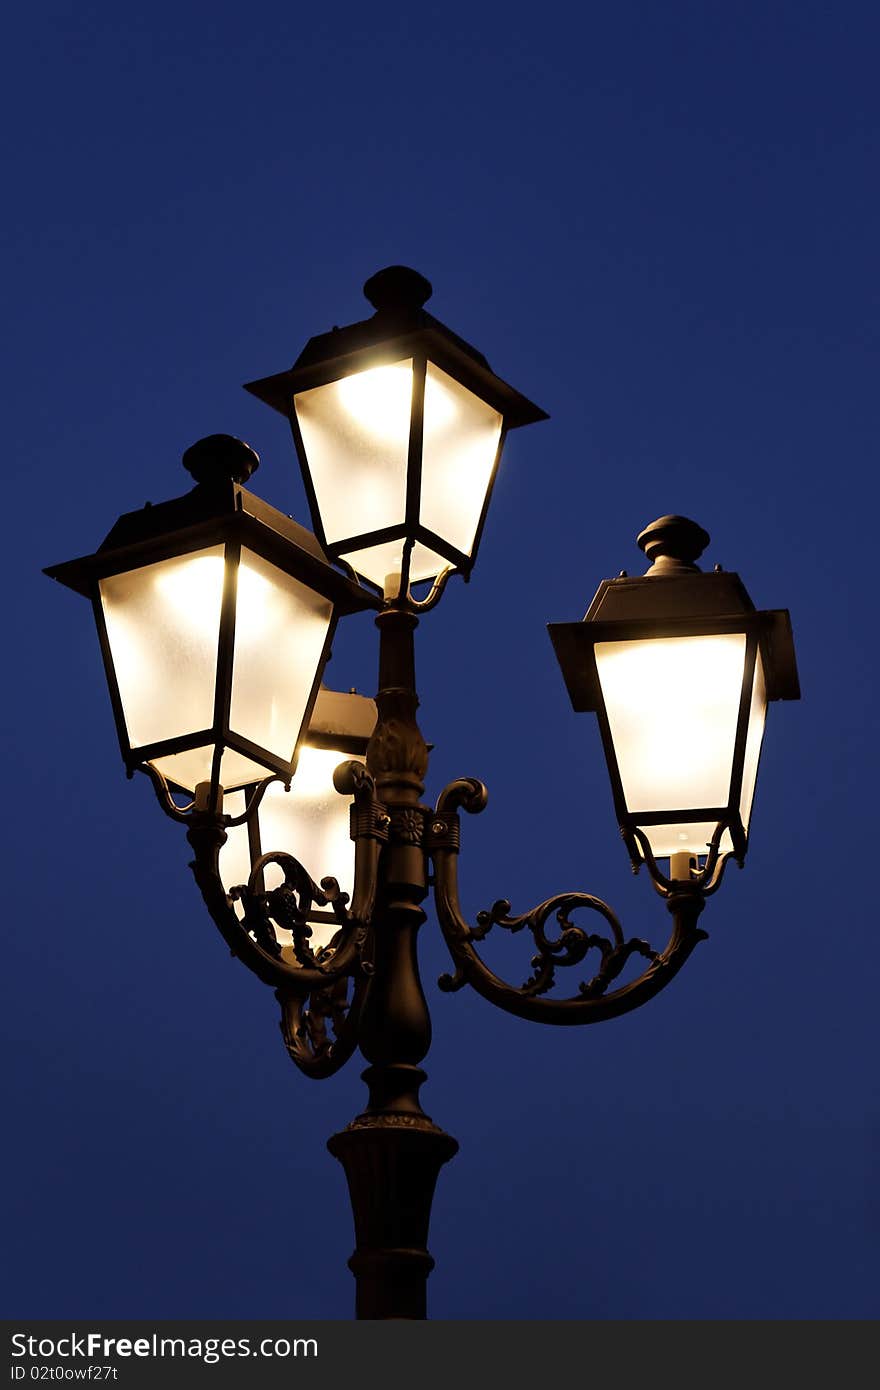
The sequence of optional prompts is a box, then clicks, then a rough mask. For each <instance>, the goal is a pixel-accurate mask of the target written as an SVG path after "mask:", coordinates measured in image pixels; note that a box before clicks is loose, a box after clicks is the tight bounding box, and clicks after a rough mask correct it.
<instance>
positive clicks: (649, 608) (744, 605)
mask: <svg viewBox="0 0 880 1390" xmlns="http://www.w3.org/2000/svg"><path fill="white" fill-rule="evenodd" d="M708 543H709V536H708V533H707V532H706V531H704V530H703V528H702V526H698V525H697V523H696V522H695V521H690V520H689V519H688V518H687V517H684V516H661V517H659V518H658V519H657V520H656V521H652V522H651V524H650V525H649V526H646V527H645V529H644V530H643V531H642V532H641V533H640V535H639V537H638V544H639V545H640V547H641V548H642V550H643V551H644V552H645V554H646V555H647V556H648V559H649V560H651V561H653V563H652V565H651V568H650V569H649V570H648V572H647V573H646V574H644V575H638V576H634V577H630V576H628V575H627V574H626V573H621V574H620V575H619V576H618V577H617V578H616V579H603V580H602V582H601V584H600V585H599V588H598V590H597V591H596V596H595V598H594V599H593V601H592V603H591V604H590V606H589V608H588V609H587V612H586V614H585V615H584V618H583V620H582V621H581V622H579V623H550V624H549V631H550V638H551V641H552V642H553V645H554V647H555V649H556V656H557V658H558V660H559V664H560V666H561V667H562V673H563V676H564V677H565V682H566V685H567V686H568V693H569V695H570V696H571V701H572V704H573V706H574V708H575V709H576V710H595V709H598V708H600V705H601V692H600V690H599V684H598V677H597V672H596V662H595V654H594V647H595V644H596V643H597V642H626V641H649V640H651V639H654V638H664V637H687V636H696V635H699V636H705V635H709V634H712V633H725V632H751V631H756V632H757V633H758V637H759V640H760V643H761V650H762V654H763V659H764V673H765V678H766V681H767V698H768V699H769V700H797V699H799V698H800V686H799V683H798V675H797V665H796V662H795V655H794V641H793V638H792V631H791V620H790V618H789V615H788V611H787V610H785V609H772V610H769V611H767V612H756V611H755V605H754V604H753V602H752V600H751V598H750V597H749V594H748V592H747V590H746V587H745V585H744V584H743V582H742V580H741V579H740V577H739V575H738V574H733V573H731V572H730V571H729V570H722V569H721V568H720V567H718V568H716V569H715V570H714V571H713V572H708V573H706V572H704V571H702V570H700V569H699V568H698V566H697V565H696V564H695V563H694V561H695V560H696V559H697V558H698V557H699V556H700V555H701V554H702V552H703V550H704V548H705V546H706V545H708ZM658 578H659V579H662V581H663V582H662V583H658V582H657V581H658Z"/></svg>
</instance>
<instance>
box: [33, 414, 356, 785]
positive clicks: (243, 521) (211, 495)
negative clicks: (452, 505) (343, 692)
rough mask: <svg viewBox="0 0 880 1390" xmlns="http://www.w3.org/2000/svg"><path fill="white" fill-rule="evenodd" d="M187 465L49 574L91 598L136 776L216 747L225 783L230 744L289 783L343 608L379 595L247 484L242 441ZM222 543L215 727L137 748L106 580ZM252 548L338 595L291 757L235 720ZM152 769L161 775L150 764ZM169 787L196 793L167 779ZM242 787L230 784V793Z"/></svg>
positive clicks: (199, 452)
mask: <svg viewBox="0 0 880 1390" xmlns="http://www.w3.org/2000/svg"><path fill="white" fill-rule="evenodd" d="M184 464H185V465H186V467H187V469H188V470H189V472H190V473H191V474H192V476H193V477H194V478H195V481H196V486H195V487H194V488H193V489H192V490H191V491H190V492H188V493H185V494H184V495H183V496H182V497H177V498H174V499H173V500H172V501H169V502H163V503H159V504H157V505H156V506H153V505H151V504H149V503H148V504H147V505H146V506H145V507H143V508H142V510H140V511H138V512H129V513H127V514H126V515H124V516H122V517H120V518H119V520H118V521H117V522H116V524H115V525H114V526H113V528H112V530H111V531H110V532H109V534H108V535H107V537H106V538H105V539H104V541H103V542H102V543H101V545H100V546H99V547H98V549H97V551H96V552H95V553H94V555H87V556H84V557H83V558H81V559H77V560H69V561H67V562H66V563H65V564H61V565H52V566H50V567H49V568H48V569H46V571H45V573H46V574H47V575H49V577H50V578H51V579H57V580H58V581H59V583H61V584H64V585H66V586H67V587H68V588H71V589H74V590H75V591H76V592H77V593H80V594H83V595H84V596H85V597H86V598H88V599H90V600H91V603H92V610H93V612H94V617H95V624H96V626H97V629H98V638H99V641H100V644H101V654H102V657H103V661H104V671H105V674H106V677H107V684H108V687H109V690H110V700H111V703H112V706H113V717H114V721H115V724H116V733H117V737H118V739H119V747H120V751H121V753H122V757H123V761H124V762H125V766H126V769H127V771H128V774H129V776H131V775H132V774H133V773H134V772H135V771H136V770H137V769H139V768H142V767H144V766H146V765H151V764H152V763H153V761H154V760H155V759H157V758H162V757H167V756H169V755H172V754H174V753H183V752H186V751H188V750H189V749H192V748H201V747H204V746H205V745H210V744H213V745H214V756H213V772H212V779H211V780H212V784H213V786H214V788H215V790H216V788H217V787H218V786H219V768H220V763H221V759H222V755H223V752H224V751H225V749H227V748H228V749H234V750H235V751H237V752H239V753H242V754H244V755H245V756H246V757H248V758H250V759H251V760H252V761H253V762H255V763H257V764H259V765H260V766H261V767H264V768H265V769H266V771H267V773H272V774H274V775H275V776H278V777H281V778H282V779H283V780H285V781H287V782H289V781H290V778H291V777H292V775H293V773H294V771H295V768H296V749H297V748H298V747H299V742H300V738H301V736H302V733H303V730H305V729H306V728H307V726H308V722H309V719H310V716H311V713H312V709H313V706H314V703H315V700H316V698H317V694H318V688H319V685H320V682H321V675H322V673H323V670H324V667H325V666H326V663H327V661H328V659H329V657H330V650H331V645H332V641H333V635H334V632H335V630H336V624H337V621H338V619H339V617H340V616H341V615H342V614H346V613H353V612H357V611H360V610H363V609H365V608H371V607H375V606H376V601H375V599H373V598H372V596H371V595H370V594H369V593H368V592H367V591H366V590H364V589H362V588H361V587H360V586H358V585H356V584H354V583H353V582H352V581H351V580H350V579H348V578H347V577H346V576H345V575H342V574H340V573H339V572H338V571H337V570H335V569H334V568H333V566H332V565H330V564H328V563H327V560H326V557H325V556H324V554H323V553H322V551H321V548H320V546H319V545H318V544H317V542H316V540H315V537H314V536H313V535H312V534H311V532H310V531H307V530H306V529H305V527H303V526H299V525H298V524H297V523H296V522H295V521H293V520H292V519H291V518H290V517H289V516H286V515H285V514H284V513H283V512H280V511H278V510H277V509H276V508H275V507H272V506H270V505H269V504H268V503H266V502H264V501H263V500H262V499H261V498H259V497H257V496H256V495H255V494H254V493H252V492H250V491H248V490H247V489H246V488H245V487H243V486H242V482H244V481H246V480H247V478H248V477H249V476H250V473H251V472H253V470H254V469H255V468H256V467H257V466H258V464H259V459H258V457H257V455H256V454H255V453H254V451H253V450H252V449H250V448H249V447H248V446H247V445H245V444H243V443H242V441H241V440H236V439H232V438H231V437H230V436H226V435H212V436H209V437H208V438H207V439H204V440H200V441H199V443H198V445H194V446H193V448H192V449H191V450H188V451H187V453H186V454H185V455H184ZM218 545H222V546H223V547H224V550H223V555H224V584H223V596H222V601H221V609H220V624H219V632H218V642H217V666H216V673H215V685H214V711H213V715H214V717H213V720H212V723H211V725H210V727H209V728H205V729H197V730H194V731H190V732H188V733H186V734H183V735H181V736H179V737H175V738H168V739H163V740H162V741H161V742H155V743H150V744H147V745H142V746H139V747H135V746H133V745H132V743H131V741H130V739H129V734H128V728H127V725H126V719H125V710H124V707H123V702H122V697H121V695H120V690H119V682H118V680H117V678H116V670H115V666H114V662H113V653H112V650H111V645H110V641H109V638H108V634H107V625H106V622H105V618H104V608H103V604H102V602H101V594H100V581H101V580H102V579H107V578H109V577H110V576H112V575H117V574H124V573H126V572H128V571H131V570H135V569H139V568H141V567H142V566H145V565H150V564H155V563H156V562H158V561H161V560H169V559H173V558H176V557H178V556H182V555H187V554H191V553H194V552H197V551H200V550H204V549H207V548H208V547H211V546H218ZM243 548H246V549H248V550H252V551H253V552H254V553H255V554H257V555H259V556H261V557H262V558H263V559H265V560H268V561H270V562H271V563H272V564H273V565H275V566H276V567H277V568H278V569H279V570H281V571H283V572H284V573H285V574H288V575H291V576H292V577H293V578H294V579H297V580H299V581H300V582H301V583H303V584H305V585H307V586H308V587H309V588H310V589H312V590H313V591H314V592H315V593H318V594H320V595H322V596H323V597H324V598H327V599H329V600H330V601H331V603H332V605H333V611H332V615H331V618H330V623H329V626H328V629H327V636H326V638H325V641H324V648H323V651H322V654H321V659H320V662H319V664H318V667H317V669H316V671H315V676H314V680H313V683H312V689H311V692H310V695H309V700H308V703H307V705H306V709H305V712H304V715H303V720H302V724H301V727H300V730H299V734H298V736H297V740H296V744H295V746H294V749H292V750H291V757H290V758H288V759H284V758H281V757H278V756H277V755H276V754H275V753H274V752H272V751H271V750H269V749H267V748H263V747H261V746H259V745H258V744H255V743H252V742H251V740H249V739H247V738H244V737H243V736H242V735H241V734H239V733H237V732H236V731H235V730H234V729H233V728H232V727H231V725H230V709H231V703H232V678H233V663H234V657H235V614H236V595H237V584H238V569H239V564H240V561H241V552H242V549H243ZM150 771H151V774H152V775H153V776H154V778H157V779H158V780H159V781H160V782H162V781H163V780H164V779H162V778H161V776H160V774H159V773H158V772H157V771H156V769H155V768H152V766H150ZM169 789H170V790H175V789H176V790H182V791H188V792H191V791H192V788H184V787H180V788H178V787H177V784H176V783H174V782H173V780H172V781H170V784H169ZM234 789H235V788H233V787H227V788H226V790H227V791H232V790H234Z"/></svg>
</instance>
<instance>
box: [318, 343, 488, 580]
mask: <svg viewBox="0 0 880 1390" xmlns="http://www.w3.org/2000/svg"><path fill="white" fill-rule="evenodd" d="M413 373H414V363H413V359H412V358H408V359H406V360H405V361H402V362H393V363H388V364H386V365H383V366H381V367H370V368H368V369H367V370H366V371H363V372H356V373H355V374H354V375H352V376H347V377H343V378H341V379H340V380H338V381H331V382H328V383H327V384H326V385H324V386H316V387H313V388H311V389H310V390H308V391H301V392H299V394H298V395H297V396H295V398H294V408H295V410H296V417H297V420H298V422H299V428H300V431H301V434H302V440H303V445H304V448H305V452H306V456H307V458H308V466H309V470H310V473H311V477H312V482H313V484H314V488H315V494H316V497H317V501H318V507H319V509H320V513H321V522H322V525H323V527H324V532H325V535H326V538H327V541H328V542H329V544H331V545H336V544H338V543H339V542H340V541H345V540H348V539H349V538H353V537H357V536H370V535H372V534H373V533H374V532H377V531H385V530H388V529H390V528H392V527H401V528H403V526H404V524H405V523H406V522H407V477H408V461H409V437H410V421H411V416H412V394H413ZM501 427H502V418H501V415H500V414H499V412H498V411H497V410H495V409H494V408H493V407H492V406H490V405H488V404H487V402H486V401H484V400H482V399H481V398H480V397H479V396H477V395H475V394H474V392H473V391H470V390H469V389H468V388H467V387H466V386H463V385H462V384H461V382H459V381H456V380H455V378H454V377H452V376H450V375H449V374H448V373H446V372H443V371H441V370H440V368H439V367H436V366H435V365H434V363H433V362H428V364H427V367H426V376H425V408H424V419H423V432H422V468H421V495H420V498H419V516H418V519H419V522H420V524H421V525H422V526H424V527H425V528H426V529H427V530H429V531H432V532H433V533H434V534H435V535H437V536H440V537H442V538H443V540H444V541H446V542H447V543H448V544H450V545H452V546H454V547H455V549H456V550H458V551H460V552H461V553H462V554H464V555H470V554H471V552H472V548H473V544H474V539H475V536H476V532H477V527H478V525H479V521H480V516H481V514H482V510H483V504H484V502H485V499H486V492H487V489H488V487H489V484H490V482H491V478H492V472H493V468H494V465H495V459H496V456H497V453H498V444H499V441H500V438H501ZM402 551H403V539H400V540H395V541H388V542H386V541H383V542H380V544H379V545H378V546H370V545H366V546H360V547H358V548H357V549H355V550H350V551H346V552H344V554H345V558H346V559H347V560H348V561H349V563H350V564H351V565H353V567H354V568H355V569H356V570H357V572H358V574H361V575H363V576H364V577H365V578H367V579H370V580H372V581H373V582H374V583H375V584H379V585H381V584H382V583H383V581H384V579H385V576H386V575H387V574H388V573H390V571H391V570H393V569H400V566H401V560H402ZM411 558H412V567H411V573H410V577H411V580H412V581H413V582H419V581H420V580H423V579H433V578H435V577H436V576H437V575H438V574H439V573H440V572H441V570H443V569H445V568H446V566H447V565H448V563H449V561H448V560H447V559H446V558H445V557H444V556H442V555H440V554H438V553H437V552H436V551H435V550H434V549H432V548H431V546H430V544H426V543H422V542H419V543H417V544H416V545H415V546H414V547H413V551H412V557H411Z"/></svg>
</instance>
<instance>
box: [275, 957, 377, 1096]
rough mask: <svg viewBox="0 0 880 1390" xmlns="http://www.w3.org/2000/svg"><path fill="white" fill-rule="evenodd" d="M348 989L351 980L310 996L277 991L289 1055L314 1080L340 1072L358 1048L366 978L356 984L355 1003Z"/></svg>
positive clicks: (335, 981) (289, 990) (337, 983)
mask: <svg viewBox="0 0 880 1390" xmlns="http://www.w3.org/2000/svg"><path fill="white" fill-rule="evenodd" d="M348 989H349V982H348V979H347V978H345V977H341V978H339V979H337V980H334V981H333V982H332V983H331V984H329V985H327V986H326V988H324V989H320V990H315V991H314V992H313V993H312V994H310V995H307V996H304V995H303V994H302V992H301V991H300V990H294V989H285V988H284V987H282V988H280V989H277V990H276V991H275V997H276V999H277V1000H278V1003H279V1004H280V1005H281V1036H282V1037H283V1039H284V1046H285V1047H286V1048H287V1055H288V1056H289V1057H290V1060H291V1061H292V1062H293V1063H294V1064H295V1065H296V1066H297V1067H299V1069H300V1071H301V1072H304V1073H305V1075H306V1076H310V1077H312V1078H313V1080H317V1081H321V1080H324V1078H325V1077H328V1076H332V1075H333V1074H334V1073H335V1072H337V1071H339V1069H340V1068H341V1067H343V1066H344V1065H345V1063H346V1062H347V1061H348V1059H349V1057H350V1056H351V1055H352V1053H353V1052H354V1050H355V1048H356V1047H357V1040H358V1022H359V1020H360V1013H361V1008H362V1005H363V996H364V992H365V989H366V981H365V979H364V978H360V979H358V980H356V981H355V984H354V993H353V996H352V999H351V1002H349V1000H348Z"/></svg>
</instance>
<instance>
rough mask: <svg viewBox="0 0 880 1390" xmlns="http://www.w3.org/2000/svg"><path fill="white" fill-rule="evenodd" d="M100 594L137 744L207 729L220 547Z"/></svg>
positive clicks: (136, 575)
mask: <svg viewBox="0 0 880 1390" xmlns="http://www.w3.org/2000/svg"><path fill="white" fill-rule="evenodd" d="M100 593H101V604H102V606H103V609H104V621H105V623H106V627H107V637H108V640H109V643H110V650H111V653H112V656H113V665H114V668H115V671H116V680H117V683H118V686H119V694H120V698H121V700H122V707H123V709H124V711H125V723H126V728H127V731H128V737H129V741H130V743H131V745H132V747H134V748H142V747H144V746H146V745H147V744H150V743H158V742H159V741H160V740H163V739H167V738H177V737H178V736H179V735H182V734H189V733H193V732H195V731H196V730H198V729H209V728H210V727H211V725H212V724H213V721H214V689H215V681H216V675H217V642H218V639H219V632H220V607H221V603H222V600H223V546H222V545H215V546H211V547H210V548H209V549H207V550H200V551H196V552H195V553H192V554H189V555H183V556H180V557H177V558H175V559H172V560H160V561H159V562H158V563H157V564H153V565H144V566H142V568H140V569H135V570H129V571H128V572H127V573H125V574H114V575H111V577H110V578H109V579H102V580H101V581H100ZM208 772H209V773H210V761H209V764H208Z"/></svg>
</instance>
